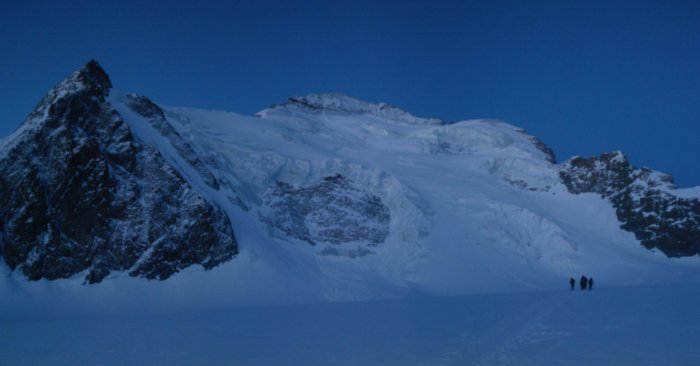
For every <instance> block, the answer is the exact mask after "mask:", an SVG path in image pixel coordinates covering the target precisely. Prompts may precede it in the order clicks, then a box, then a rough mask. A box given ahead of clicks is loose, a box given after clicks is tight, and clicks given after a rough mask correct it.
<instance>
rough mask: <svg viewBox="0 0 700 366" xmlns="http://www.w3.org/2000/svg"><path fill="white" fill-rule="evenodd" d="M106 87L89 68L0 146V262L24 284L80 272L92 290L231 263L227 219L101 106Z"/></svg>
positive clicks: (56, 91)
mask: <svg viewBox="0 0 700 366" xmlns="http://www.w3.org/2000/svg"><path fill="white" fill-rule="evenodd" d="M110 88H111V84H110V81H109V78H108V77H107V75H106V74H105V73H104V71H103V70H102V69H101V68H100V66H99V65H97V63H95V62H90V63H88V64H87V65H86V66H85V67H83V68H82V69H80V70H78V71H77V72H75V73H73V74H72V75H71V76H69V77H68V78H67V79H66V80H64V81H63V82H61V83H60V84H58V85H57V86H56V87H55V88H54V89H52V90H51V91H50V92H49V94H48V95H47V96H46V97H45V98H44V99H43V100H42V102H41V103H40V104H39V106H38V107H37V108H36V110H35V111H34V112H33V113H32V114H31V115H30V116H29V118H28V119H27V121H26V122H25V123H24V124H23V125H22V126H21V127H20V128H19V129H18V130H17V132H15V133H14V134H13V135H12V136H11V137H10V139H9V140H8V141H7V142H6V143H5V144H4V145H3V147H2V151H1V152H0V231H1V232H2V239H3V240H2V243H1V244H2V250H1V251H0V254H2V257H3V260H4V262H5V263H6V264H7V265H8V266H9V267H10V268H11V269H19V270H20V271H21V272H22V273H23V274H25V275H26V276H27V277H28V278H30V279H32V280H38V279H41V278H47V279H57V278H68V277H71V276H73V275H76V274H78V273H81V272H85V273H84V275H85V280H86V281H87V282H91V283H94V282H100V281H102V280H103V279H104V278H105V277H106V276H107V275H109V274H110V272H112V271H117V272H122V271H128V272H129V273H130V274H131V275H132V276H142V277H146V278H149V279H165V278H168V277H170V276H171V275H172V274H174V273H176V272H178V271H179V270H181V269H183V268H185V267H188V266H191V265H194V264H199V265H202V266H203V267H204V268H212V267H213V266H215V265H217V264H219V263H221V262H224V261H226V260H228V259H230V258H231V257H232V256H233V255H234V254H235V252H236V241H235V239H234V236H233V232H232V231H231V226H230V223H229V218H228V217H227V216H226V215H225V214H224V213H223V212H222V211H221V210H220V209H219V208H217V207H215V206H213V205H211V204H210V202H209V201H208V199H207V198H206V197H205V196H203V195H201V194H198V193H197V192H195V191H194V190H193V189H192V188H191V186H190V185H189V184H188V183H187V182H186V181H185V180H184V179H183V178H182V176H181V174H180V172H178V170H177V169H173V167H172V166H171V165H169V164H168V163H166V161H164V160H163V158H162V156H161V153H160V152H159V151H158V150H157V149H155V148H154V147H153V146H151V145H146V144H143V141H142V140H140V139H139V138H138V137H135V136H134V135H133V134H132V132H131V130H130V129H129V127H128V126H127V125H126V124H125V123H124V120H123V119H122V117H121V116H120V115H119V114H118V113H117V112H116V111H115V110H114V109H113V108H112V106H111V105H109V104H108V103H107V101H106V97H107V94H108V93H109V90H110ZM162 129H163V130H164V131H165V127H163V128H162ZM184 146H186V145H184ZM183 149H184V148H183Z"/></svg>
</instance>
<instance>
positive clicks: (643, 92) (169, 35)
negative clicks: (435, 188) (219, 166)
mask: <svg viewBox="0 0 700 366" xmlns="http://www.w3.org/2000/svg"><path fill="white" fill-rule="evenodd" d="M91 58H94V59H97V60H98V61H99V62H100V63H101V64H102V65H103V67H104V68H105V69H106V70H107V72H108V73H109V74H110V77H111V78H112V82H113V84H114V85H115V87H116V88H118V89H121V90H125V91H131V92H136V93H139V94H144V95H147V96H149V97H151V98H152V99H154V100H155V101H157V102H160V103H163V104H166V105H185V106H192V107H201V108H208V109H223V110H229V111H234V112H238V113H244V114H252V113H254V112H256V111H258V110H260V109H262V108H264V107H267V106H268V105H270V104H272V103H276V102H279V101H282V100H284V99H286V97H288V96H290V95H299V94H308V93H314V92H333V91H336V92H343V93H346V94H349V95H352V96H355V97H358V98H360V99H365V100H369V101H383V102H388V103H390V104H394V105H397V106H400V107H402V108H404V109H406V110H408V111H410V112H412V113H414V114H416V115H419V116H426V117H439V118H442V119H445V120H448V121H456V120H463V119H472V118H497V119H502V120H505V121H507V122H510V123H512V124H514V125H517V126H520V127H523V128H525V129H526V130H528V131H529V132H530V133H532V134H534V135H536V136H538V137H540V138H541V139H542V140H543V141H544V142H545V143H547V144H548V145H549V146H551V147H552V148H553V149H554V151H555V152H556V154H557V157H558V159H559V160H560V161H562V160H565V159H566V158H569V157H571V156H573V155H584V156H590V155H598V154H600V153H602V152H606V151H610V150H618V149H619V150H623V151H624V152H626V153H627V154H628V156H629V157H630V160H631V161H632V163H633V164H635V165H638V166H649V167H652V168H654V169H657V170H661V171H664V172H668V173H671V174H673V175H674V177H675V178H676V182H677V183H678V184H679V185H680V186H691V185H700V66H699V65H700V2H697V1H565V0H557V1H527V2H525V1H458V2H447V1H446V2H437V1H425V2H419V1H362V0H357V1H319V2H315V1H310V2H294V3H292V2H285V1H278V2H274V1H229V2H223V1H211V2H207V1H197V2H195V1H190V2H185V1H133V2H131V1H119V2H117V1H61V2H58V1H3V4H2V10H0V81H2V84H0V103H1V104H0V107H1V108H0V136H5V135H7V134H9V133H10V132H11V131H12V130H13V129H15V128H16V127H17V126H18V125H19V124H20V122H21V121H22V120H23V119H24V117H25V116H26V115H27V114H28V113H29V112H30V111H31V109H32V108H33V107H34V105H35V104H36V103H37V102H38V101H39V99H40V98H41V97H42V96H43V95H44V94H45V93H46V91H48V89H50V88H51V87H52V86H53V85H54V84H55V83H57V82H58V81H60V80H61V79H62V78H63V77H65V76H66V75H67V74H68V73H70V72H71V71H73V70H74V69H76V68H78V67H80V66H81V65H82V64H84V63H85V62H86V61H88V60H89V59H91Z"/></svg>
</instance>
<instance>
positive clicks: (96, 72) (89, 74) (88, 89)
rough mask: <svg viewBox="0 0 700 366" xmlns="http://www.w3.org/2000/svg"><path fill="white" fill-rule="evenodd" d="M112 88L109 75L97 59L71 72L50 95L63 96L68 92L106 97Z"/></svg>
mask: <svg viewBox="0 0 700 366" xmlns="http://www.w3.org/2000/svg"><path fill="white" fill-rule="evenodd" d="M111 88H112V82H111V81H110V80H109V75H107V73H106V72H105V71H104V69H103V68H102V66H100V64H99V63H97V61H95V60H90V61H89V62H88V63H86V64H85V65H84V66H83V67H81V68H80V69H78V70H76V71H75V72H73V73H72V74H70V75H69V76H68V77H67V78H66V79H65V80H63V81H62V82H60V83H59V84H58V85H56V86H55V87H54V89H53V90H52V91H51V92H49V95H54V96H57V97H59V96H60V97H63V96H66V95H67V94H74V93H85V94H86V95H89V96H95V97H105V96H107V94H108V93H109V90H110V89H111Z"/></svg>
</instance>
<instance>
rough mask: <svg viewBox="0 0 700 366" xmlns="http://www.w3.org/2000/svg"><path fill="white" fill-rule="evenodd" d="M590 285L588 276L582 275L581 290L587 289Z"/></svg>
mask: <svg viewBox="0 0 700 366" xmlns="http://www.w3.org/2000/svg"><path fill="white" fill-rule="evenodd" d="M587 286H588V278H586V276H581V290H585V289H586V287H587Z"/></svg>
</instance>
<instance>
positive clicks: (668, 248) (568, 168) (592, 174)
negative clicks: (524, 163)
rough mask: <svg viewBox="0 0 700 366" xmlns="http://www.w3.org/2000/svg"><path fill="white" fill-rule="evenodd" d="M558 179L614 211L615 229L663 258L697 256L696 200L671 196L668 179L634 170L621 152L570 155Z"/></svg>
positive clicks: (699, 221)
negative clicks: (600, 199)
mask: <svg viewBox="0 0 700 366" xmlns="http://www.w3.org/2000/svg"><path fill="white" fill-rule="evenodd" d="M559 175H560V177H561V179H562V181H563V182H564V184H565V185H566V186H567V188H568V190H569V191H570V192H572V193H576V194H579V193H598V194H600V195H602V196H603V197H604V198H607V199H608V200H609V201H610V202H611V203H612V205H613V206H614V207H615V212H616V214H617V218H618V219H619V220H620V222H621V223H622V225H621V228H622V229H624V230H627V231H630V232H632V233H634V234H635V236H636V238H637V239H638V240H640V241H641V243H642V245H644V246H645V247H646V248H649V249H658V250H660V251H662V252H663V253H664V254H666V255H667V256H669V257H683V256H693V255H698V254H700V200H698V199H687V198H681V197H677V196H675V195H673V194H672V193H671V192H672V190H673V189H675V188H676V187H675V184H674V183H673V178H672V177H671V176H670V175H667V174H662V173H658V172H655V171H652V170H650V169H647V168H641V169H636V168H634V167H633V166H631V165H630V163H629V161H628V160H627V157H626V156H625V155H624V154H622V153H621V152H619V151H618V152H611V153H607V154H603V155H601V156H599V157H597V158H595V157H592V158H582V157H574V158H572V159H570V160H568V161H566V162H564V163H563V164H562V166H561V170H560V172H559Z"/></svg>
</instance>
